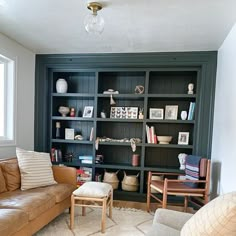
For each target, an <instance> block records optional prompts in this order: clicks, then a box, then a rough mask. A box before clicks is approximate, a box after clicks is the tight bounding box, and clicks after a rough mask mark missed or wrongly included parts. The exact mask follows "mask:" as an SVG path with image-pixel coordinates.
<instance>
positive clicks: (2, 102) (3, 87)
mask: <svg viewBox="0 0 236 236" xmlns="http://www.w3.org/2000/svg"><path fill="white" fill-rule="evenodd" d="M14 111H15V60H12V59H10V58H7V57H5V56H3V55H0V145H13V144H15V122H14V113H15V112H14Z"/></svg>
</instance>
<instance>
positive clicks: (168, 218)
mask: <svg viewBox="0 0 236 236" xmlns="http://www.w3.org/2000/svg"><path fill="white" fill-rule="evenodd" d="M192 215H193V214H190V213H185V212H179V211H173V210H169V209H162V208H160V209H157V210H156V212H155V215H154V219H153V224H155V223H160V224H164V225H166V226H169V227H171V228H174V229H176V230H179V231H180V230H181V229H182V227H183V226H184V224H185V223H186V222H187V221H188V220H189V219H190V218H191V217H192Z"/></svg>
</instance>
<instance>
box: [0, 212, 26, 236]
mask: <svg viewBox="0 0 236 236" xmlns="http://www.w3.org/2000/svg"><path fill="white" fill-rule="evenodd" d="M27 223H28V215H27V214H26V213H25V212H23V211H22V210H19V209H0V235H12V234H13V233H15V232H17V231H19V230H21V229H22V228H23V227H24V226H25V225H27Z"/></svg>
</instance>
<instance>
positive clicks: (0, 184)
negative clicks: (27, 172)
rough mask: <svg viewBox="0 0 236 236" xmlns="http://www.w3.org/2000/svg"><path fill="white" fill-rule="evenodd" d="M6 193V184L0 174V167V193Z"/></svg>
mask: <svg viewBox="0 0 236 236" xmlns="http://www.w3.org/2000/svg"><path fill="white" fill-rule="evenodd" d="M6 191H7V188H6V182H5V178H4V176H3V173H2V168H1V166H0V193H4V192H6Z"/></svg>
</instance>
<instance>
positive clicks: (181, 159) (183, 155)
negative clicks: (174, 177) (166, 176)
mask: <svg viewBox="0 0 236 236" xmlns="http://www.w3.org/2000/svg"><path fill="white" fill-rule="evenodd" d="M186 157H187V154H186V153H180V154H179V155H178V158H179V164H180V167H179V169H180V170H185V161H186Z"/></svg>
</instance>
